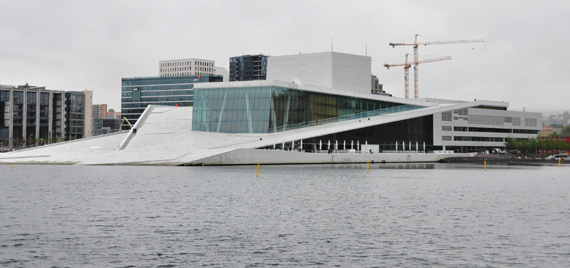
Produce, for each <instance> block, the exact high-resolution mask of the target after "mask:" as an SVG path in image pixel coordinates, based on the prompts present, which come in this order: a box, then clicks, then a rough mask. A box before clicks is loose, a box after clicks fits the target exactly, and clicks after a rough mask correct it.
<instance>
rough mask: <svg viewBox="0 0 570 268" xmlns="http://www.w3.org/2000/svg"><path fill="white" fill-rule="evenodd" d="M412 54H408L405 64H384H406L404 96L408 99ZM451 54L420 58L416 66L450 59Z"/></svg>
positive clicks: (389, 65) (394, 65) (391, 65)
mask: <svg viewBox="0 0 570 268" xmlns="http://www.w3.org/2000/svg"><path fill="white" fill-rule="evenodd" d="M409 55H410V54H406V61H405V63H403V64H384V67H386V68H388V69H390V67H398V66H404V96H405V98H406V99H408V98H409V91H410V90H409V88H410V82H409V77H410V67H411V66H412V65H411V64H410V62H408V56H409ZM450 59H451V56H445V57H440V58H432V59H425V60H419V61H415V64H416V66H417V65H418V64H420V63H428V62H434V61H441V60H450ZM415 97H416V98H417V97H418V96H417V92H416V96H415Z"/></svg>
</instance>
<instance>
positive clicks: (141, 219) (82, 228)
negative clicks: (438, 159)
mask: <svg viewBox="0 0 570 268" xmlns="http://www.w3.org/2000/svg"><path fill="white" fill-rule="evenodd" d="M256 168H257V167H253V166H237V167H236V166H234V167H139V166H33V165H16V166H14V171H10V170H11V166H9V165H0V184H1V187H0V267H194V266H210V267H265V266H274V265H278V266H284V267H290V266H303V267H305V266H325V267H329V266H341V267H346V266H349V267H355V266H356V267H386V266H387V267H393V266H405V267H421V266H436V267H538V266H540V267H565V266H567V265H568V263H570V224H569V223H570V202H569V201H570V197H569V193H570V172H569V171H570V169H569V168H568V167H562V169H559V168H558V167H552V166H550V167H516V168H510V167H488V168H487V170H486V171H484V170H483V167H482V166H462V165H451V164H422V165H379V164H373V165H371V168H370V172H369V173H368V174H367V173H366V165H333V166H313V165H308V166H261V168H260V172H259V177H257V178H256V176H255V174H256Z"/></svg>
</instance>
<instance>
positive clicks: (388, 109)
mask: <svg viewBox="0 0 570 268" xmlns="http://www.w3.org/2000/svg"><path fill="white" fill-rule="evenodd" d="M417 108H421V106H415V105H404V104H401V103H393V102H385V101H376V100H369V99H359V98H354V97H346V96H337V95H331V94H323V93H317V92H309V91H302V90H295V89H289V88H281V87H274V86H267V87H247V88H216V89H195V90H194V110H193V111H194V114H193V125H192V129H194V130H198V131H208V132H224V133H268V132H278V131H285V130H290V129H296V128H302V127H308V126H314V125H321V124H325V123H331V122H338V121H344V120H350V119H356V118H363V117H368V116H375V115H380V114H385V113H393V112H399V111H405V110H410V109H417Z"/></svg>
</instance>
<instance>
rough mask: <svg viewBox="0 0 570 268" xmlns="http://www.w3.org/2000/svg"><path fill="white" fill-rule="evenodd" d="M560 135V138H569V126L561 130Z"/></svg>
mask: <svg viewBox="0 0 570 268" xmlns="http://www.w3.org/2000/svg"><path fill="white" fill-rule="evenodd" d="M561 134H562V136H564V137H568V136H570V125H568V126H566V127H565V128H563V129H562V132H561Z"/></svg>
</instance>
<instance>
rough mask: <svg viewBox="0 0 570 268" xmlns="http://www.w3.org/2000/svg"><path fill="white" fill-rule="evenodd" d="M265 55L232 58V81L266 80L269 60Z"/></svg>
mask: <svg viewBox="0 0 570 268" xmlns="http://www.w3.org/2000/svg"><path fill="white" fill-rule="evenodd" d="M268 58H269V56H265V55H261V54H259V55H243V56H237V57H231V58H230V70H229V72H230V81H251V80H265V79H266V78H267V59H268Z"/></svg>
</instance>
